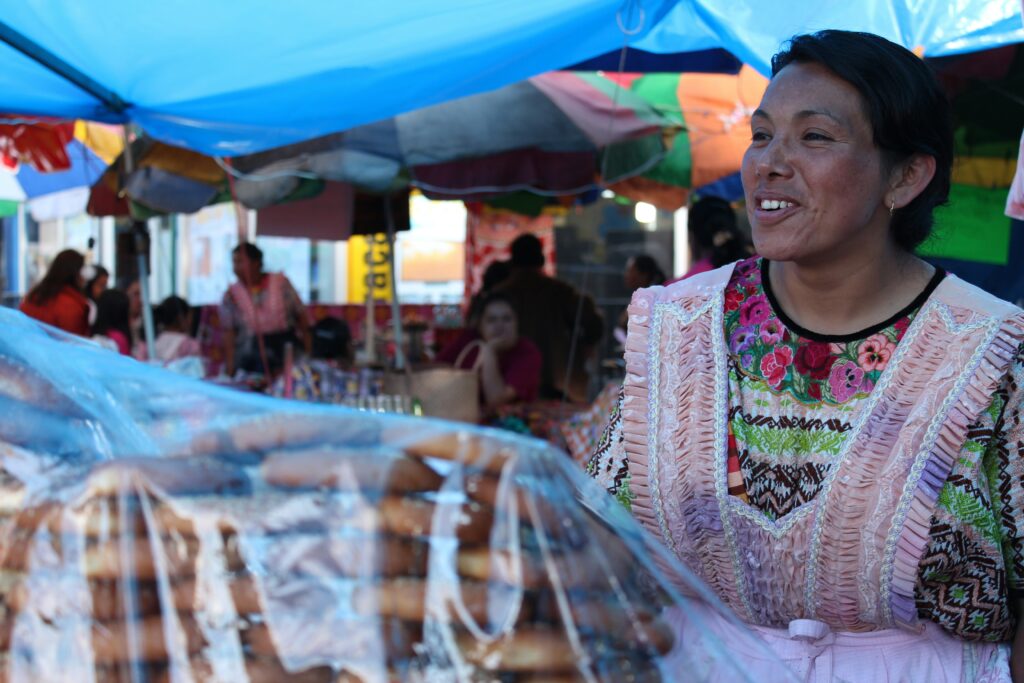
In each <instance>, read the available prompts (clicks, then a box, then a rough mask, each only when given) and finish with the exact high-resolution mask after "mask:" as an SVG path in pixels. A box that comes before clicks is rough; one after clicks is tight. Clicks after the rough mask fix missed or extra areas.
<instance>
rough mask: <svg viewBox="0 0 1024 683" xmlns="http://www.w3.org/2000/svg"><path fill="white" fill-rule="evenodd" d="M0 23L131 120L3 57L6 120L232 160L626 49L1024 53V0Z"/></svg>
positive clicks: (227, 4)
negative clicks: (807, 44)
mask: <svg viewBox="0 0 1024 683" xmlns="http://www.w3.org/2000/svg"><path fill="white" fill-rule="evenodd" d="M0 21H2V22H3V24H4V25H6V27H7V28H8V29H9V30H10V31H11V32H12V33H13V34H16V35H20V36H23V37H24V38H25V39H27V40H28V41H29V42H30V43H31V44H34V45H36V46H38V47H39V48H42V49H43V50H45V51H46V52H47V53H48V54H50V55H53V56H55V57H57V58H59V59H60V60H61V61H62V62H63V63H64V64H66V65H67V66H68V67H69V68H70V69H72V70H74V71H76V72H78V73H80V74H82V75H84V76H86V77H88V78H89V79H91V80H92V81H93V82H94V83H96V84H98V86H99V90H101V91H102V90H105V91H109V92H110V93H113V94H114V95H115V96H116V97H117V98H119V99H120V100H123V101H124V102H125V103H127V105H128V106H127V108H126V109H125V110H124V111H117V110H116V108H112V106H109V105H108V104H105V103H104V102H103V101H101V100H100V99H98V98H97V97H96V96H94V95H90V94H89V93H87V92H86V91H84V90H82V89H81V88H79V87H78V86H76V85H72V84H71V83H70V82H68V81H67V80H65V79H63V78H61V77H60V76H57V75H55V74H54V73H52V72H51V71H48V70H47V69H46V68H44V67H42V66H40V65H39V64H38V63H36V62H34V61H32V60H31V59H30V58H29V57H28V56H26V55H25V54H23V53H22V52H18V51H16V50H15V49H13V48H12V47H10V46H9V45H6V44H0V111H9V112H15V113H23V114H36V115H49V116H58V117H66V118H86V119H94V120H101V121H124V120H132V121H134V122H136V123H138V124H140V125H141V126H142V127H143V128H145V129H146V131H147V132H148V133H150V134H151V135H153V136H154V137H156V138H159V139H161V140H163V141H165V142H169V143H172V144H177V145H180V146H184V147H189V148H192V149H196V150H199V151H202V152H205V153H209V154H220V155H229V156H230V155H240V154H247V153H252V152H257V151H260V150H262V149H267V148H271V147H276V146H280V145H284V144H288V143H292V142H295V141H298V140H303V139H308V138H312V137H316V136H319V135H324V134H327V133H331V132H335V131H340V130H345V129H348V128H352V127H354V126H356V125H360V124H364V123H369V122H372V121H377V120H381V119H385V118H388V117H391V116H394V115H396V114H400V113H402V112H405V111H410V110H412V109H417V108H420V107H424V106H427V105H431V104H436V103H438V102H442V101H446V100H451V99H454V98H457V97H462V96H465V95H470V94H474V93H478V92H483V91H487V90H491V89H494V88H498V87H500V86H503V85H506V84H509V83H513V82H516V81H520V80H522V79H524V78H527V77H529V76H533V75H535V74H538V73H542V72H544V71H549V70H553V69H559V68H563V67H567V66H569V65H571V64H576V63H579V62H582V61H584V60H586V59H590V58H593V57H597V56H599V55H605V54H607V53H609V52H614V51H615V50H618V49H620V48H621V47H622V46H623V45H626V44H629V45H631V46H634V47H637V48H640V49H643V50H646V51H648V52H651V53H660V54H678V53H686V52H694V51H702V50H711V49H715V48H724V49H726V50H728V51H729V52H731V53H732V54H734V55H735V56H737V57H739V58H740V59H741V60H743V61H745V62H748V63H750V64H752V65H754V66H755V67H757V68H758V69H760V70H761V71H766V70H767V64H768V60H769V59H770V57H771V55H772V54H773V53H774V52H775V51H776V50H777V49H778V48H779V46H780V44H781V43H782V41H784V40H785V39H786V38H789V37H790V36H792V35H793V34H795V33H799V32H804V31H809V30H814V29H820V28H848V29H858V30H863V31H871V32H874V33H879V34H881V35H883V36H886V37H889V38H891V39H893V40H896V41H898V42H900V43H902V44H904V45H906V46H908V47H916V46H922V47H923V48H924V51H925V54H926V55H929V56H939V55H945V54H955V53H959V52H965V51H971V50H979V49H984V48H987V47H992V46H996V45H1001V44H1005V43H1008V42H1019V41H1022V40H1024V27H1022V22H1021V6H1020V2H1019V0H950V1H948V2H947V1H944V2H927V3H922V2H920V1H919V0H888V1H886V0H862V1H860V2H855V3H850V2H821V0H792V1H790V2H786V3H785V4H784V6H783V5H780V4H779V3H778V2H776V1H775V0H677V1H674V0H519V1H517V2H507V1H506V0H474V1H473V2H466V0H433V1H432V2H423V1H422V0H379V1H378V2H372V3H371V2H337V1H336V0H305V1H304V2H300V3H286V2H280V1H278V0H248V1H247V2H244V3H240V2H236V1H232V0H176V1H175V2H163V3H157V2H146V3H139V2H136V1H135V0H95V1H93V2H80V1H79V0H26V1H24V2H9V3H6V6H5V7H4V12H3V17H2V18H0ZM0 28H2V27H0ZM30 51H31V50H30Z"/></svg>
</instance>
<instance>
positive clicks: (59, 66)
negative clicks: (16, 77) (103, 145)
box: [0, 21, 130, 114]
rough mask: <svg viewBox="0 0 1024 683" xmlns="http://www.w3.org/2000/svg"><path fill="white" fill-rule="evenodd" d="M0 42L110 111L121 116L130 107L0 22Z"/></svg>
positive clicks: (61, 60)
mask: <svg viewBox="0 0 1024 683" xmlns="http://www.w3.org/2000/svg"><path fill="white" fill-rule="evenodd" d="M0 41H3V42H5V43H7V44H8V45H10V46H11V47H12V48H14V49H15V50H17V51H18V52H20V53H22V54H23V55H25V56H26V57H28V58H29V59H31V60H32V61H34V62H36V63H38V64H39V65H41V66H43V67H44V68H46V69H48V70H50V71H52V72H53V73H55V74H57V75H58V76H60V77H61V78H63V79H64V80H66V81H69V82H70V83H72V84H74V85H76V86H78V87H79V88H81V89H82V90H84V91H85V92H87V93H88V94H90V95H92V96H93V97H95V98H96V99H98V100H99V101H100V102H102V103H103V104H105V105H106V106H107V107H108V108H109V109H110V110H111V111H113V112H114V113H117V114H123V113H124V112H125V111H126V110H127V109H128V107H129V106H130V105H129V104H128V103H127V102H125V101H124V100H122V99H121V98H120V97H119V96H118V94H117V93H115V92H114V91H112V90H110V89H108V88H105V87H104V86H102V85H100V84H99V83H97V82H96V81H94V80H93V79H91V78H89V77H88V76H86V75H85V74H84V73H82V72H81V71H79V70H78V69H76V68H75V67H73V66H71V65H70V64H68V63H67V62H65V61H64V60H63V59H61V58H60V57H58V56H57V55H55V54H53V53H52V52H50V51H49V50H47V49H46V48H45V47H43V46H42V45H40V44H39V43H37V42H35V41H34V40H32V39H30V38H28V37H26V36H25V35H24V34H22V33H20V32H19V31H17V30H15V29H13V28H11V27H10V26H9V25H7V24H6V23H4V22H3V21H0Z"/></svg>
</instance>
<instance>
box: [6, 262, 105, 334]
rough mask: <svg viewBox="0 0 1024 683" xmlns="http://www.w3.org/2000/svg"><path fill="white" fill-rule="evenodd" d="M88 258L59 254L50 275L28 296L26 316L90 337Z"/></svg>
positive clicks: (23, 307) (49, 271) (22, 307)
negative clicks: (84, 290)
mask: <svg viewBox="0 0 1024 683" xmlns="http://www.w3.org/2000/svg"><path fill="white" fill-rule="evenodd" d="M84 266H85V257H84V256H82V255H81V254H79V253H78V252H77V251H75V250H74V249H65V250H64V251H62V252H60V253H59V254H57V257H56V258H54V259H53V263H51V264H50V268H49V270H47V271H46V275H44V276H43V279H42V280H40V281H39V284H37V285H36V286H35V287H33V288H32V290H31V291H30V292H29V293H28V294H27V295H26V296H25V300H24V301H22V302H21V306H20V310H21V312H22V313H24V314H25V315H27V316H29V317H31V318H35V319H36V320H38V321H40V322H43V323H46V324H47V325H52V326H54V327H57V328H59V329H62V330H64V331H65V332H70V333H72V334H78V335H81V336H83V337H88V336H89V302H88V301H86V298H85V295H84V294H82V287H83V286H84V285H85V279H84V278H83V277H82V268H83V267H84Z"/></svg>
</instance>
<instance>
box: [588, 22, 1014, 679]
mask: <svg viewBox="0 0 1024 683" xmlns="http://www.w3.org/2000/svg"><path fill="white" fill-rule="evenodd" d="M772 65H773V75H772V80H771V82H770V84H769V86H768V88H767V90H766V92H765V94H764V97H763V99H762V100H761V103H760V106H759V107H758V108H757V110H756V111H755V113H754V114H753V116H752V117H751V142H750V146H749V148H748V150H747V152H746V154H745V156H744V161H743V168H742V177H743V185H744V191H745V193H746V199H747V212H748V216H749V218H750V223H751V229H752V235H753V239H754V244H755V247H756V249H757V252H758V253H759V254H760V257H759V258H752V259H747V260H745V261H740V262H739V263H737V264H730V265H728V266H725V267H723V268H719V269H718V270H714V271H711V272H708V273H703V274H701V275H699V276H696V277H694V278H691V279H689V280H685V281H683V282H680V283H678V284H675V285H672V286H669V287H665V288H652V289H648V290H641V291H639V292H638V293H637V294H636V295H634V297H633V302H632V304H631V306H630V309H629V313H630V328H629V336H628V339H627V342H626V366H627V380H626V383H625V386H624V388H623V398H622V400H621V401H620V407H619V410H618V411H616V412H615V414H614V415H613V419H612V421H611V423H610V424H609V427H608V431H607V433H606V435H605V437H604V438H603V439H602V440H601V442H600V443H601V447H600V449H599V450H598V452H597V453H596V454H595V455H594V457H593V458H592V460H591V462H590V464H589V469H590V471H591V473H592V474H593V475H594V476H595V477H597V478H599V479H600V480H601V481H602V482H603V483H605V484H606V486H607V488H608V489H609V490H610V491H611V492H612V493H614V494H616V495H617V497H618V498H619V499H620V500H623V501H627V502H628V503H629V504H630V506H631V509H632V511H633V513H634V514H635V515H636V516H637V517H638V518H639V519H641V520H642V521H643V522H645V523H646V524H647V525H648V526H649V527H650V528H651V530H652V531H654V532H655V533H656V534H658V535H659V536H661V537H662V538H663V539H664V540H665V542H666V543H667V544H668V545H669V547H671V548H673V549H674V550H675V551H676V553H677V555H678V556H679V558H680V559H681V560H682V561H683V562H684V563H686V564H687V565H688V566H690V567H691V568H692V569H693V570H694V571H695V572H697V573H698V574H700V575H701V576H703V577H704V578H705V579H706V580H707V581H708V583H709V584H710V585H711V587H712V589H713V590H714V591H715V592H716V593H717V594H718V595H719V596H720V597H721V598H722V599H723V600H724V601H725V602H726V603H727V604H729V605H730V606H731V607H732V608H733V609H734V610H735V611H736V613H737V615H738V616H740V618H742V619H744V620H745V621H747V622H749V623H750V624H752V625H753V626H754V627H755V630H756V632H757V633H759V634H760V635H761V636H762V637H763V639H764V640H765V642H766V643H767V644H768V645H769V646H770V647H771V648H772V649H773V650H774V651H775V652H776V653H777V654H778V655H780V656H781V657H782V658H783V659H784V660H786V661H787V662H788V663H789V664H790V665H791V666H792V667H794V668H795V669H796V670H797V671H796V673H797V674H798V676H799V678H800V679H801V680H810V679H815V678H816V677H820V678H822V679H826V680H840V679H842V680H847V681H878V680H899V681H926V680H927V681H950V682H955V681H1010V680H1011V666H1010V662H1011V657H1010V655H1011V646H1010V644H1009V643H1010V642H1011V641H1013V640H1014V638H1015V634H1016V633H1019V632H1020V629H1018V628H1017V625H1016V616H1015V614H1017V613H1019V612H1018V608H1017V605H1016V604H1015V603H1014V598H1013V597H1012V596H1014V595H1015V594H1016V593H1017V591H1019V590H1021V589H1024V463H1022V460H1021V448H1022V447H1024V425H1022V422H1024V421H1022V419H1021V417H1022V415H1021V413H1022V404H1024V347H1022V341H1024V312H1022V311H1021V310H1020V309H1018V308H1016V307H1014V306H1012V305H1010V304H1008V303H1006V302H1003V301H1000V300H998V299H995V298H993V297H991V296H989V295H987V294H985V293H984V292H982V291H980V290H978V289H976V288H974V287H972V286H971V285H968V284H966V283H965V282H963V281H962V280H960V279H958V278H957V277H955V276H954V275H951V274H947V273H945V272H943V271H941V270H938V269H935V268H933V267H932V266H930V265H928V264H927V263H925V262H924V261H922V260H920V259H919V258H917V257H916V256H915V255H914V248H915V247H916V246H917V245H918V244H920V243H921V241H922V240H923V239H924V238H925V237H926V236H927V235H928V232H929V230H930V227H931V223H932V211H933V209H934V208H935V207H936V206H937V205H939V204H941V203H943V202H945V201H946V197H947V195H948V192H949V179H950V168H951V165H952V150H953V137H952V126H951V124H950V113H949V106H948V103H947V102H946V100H945V98H944V96H943V94H942V91H941V89H940V87H939V85H938V83H937V81H936V79H935V77H934V75H933V74H932V73H931V71H930V70H929V68H928V67H927V66H926V65H925V64H924V63H923V62H922V61H921V60H919V59H918V58H917V57H915V56H914V55H913V54H912V53H911V52H909V51H908V50H905V49H904V48H902V47H899V46H898V45H895V44H893V43H890V42H889V41H887V40H884V39H882V38H879V37H878V36H873V35H869V34H863V33H850V32H845V31H823V32H821V33H817V34H812V35H804V36H798V37H796V38H794V39H793V40H792V41H791V43H790V45H789V47H788V49H786V50H785V51H783V52H781V53H780V54H778V55H776V56H775V58H774V60H773V62H772ZM683 626H684V630H683V632H684V633H685V624H684V625H683ZM711 628H712V630H715V629H718V628H719V626H717V625H716V624H715V623H714V620H712V624H711ZM721 628H722V629H724V628H725V627H724V626H723V627H721ZM723 632H724V630H723ZM1018 640H1019V639H1018ZM1017 649H1018V648H1017V646H1014V648H1013V655H1012V664H1013V670H1014V673H1015V676H1014V677H1013V678H1012V680H1016V681H1024V675H1022V672H1024V656H1022V654H1024V653H1019V652H1018V651H1017ZM744 655H746V656H748V657H750V655H749V653H744ZM754 659H756V657H754ZM1018 669H1019V670H1018ZM778 678H779V677H776V678H772V676H771V675H767V676H766V677H764V678H763V679H764V680H776V679H778Z"/></svg>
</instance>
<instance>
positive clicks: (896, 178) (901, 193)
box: [885, 154, 935, 209]
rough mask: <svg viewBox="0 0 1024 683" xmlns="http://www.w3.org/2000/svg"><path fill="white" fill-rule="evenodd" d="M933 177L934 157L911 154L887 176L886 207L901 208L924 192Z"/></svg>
mask: <svg viewBox="0 0 1024 683" xmlns="http://www.w3.org/2000/svg"><path fill="white" fill-rule="evenodd" d="M934 177H935V157H933V156H932V155H931V154H912V155H911V156H910V158H908V159H906V160H905V161H902V162H900V163H899V164H897V165H896V167H895V168H893V170H892V173H891V174H890V177H889V187H890V190H889V194H888V196H887V197H886V199H885V205H886V207H892V208H893V209H902V208H903V207H904V206H906V205H907V204H909V203H910V202H912V201H914V200H915V199H917V195H919V194H921V193H922V192H924V188H926V187H928V183H930V182H931V181H932V178H934Z"/></svg>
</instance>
